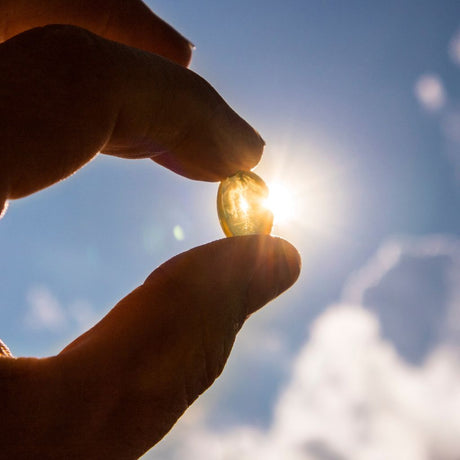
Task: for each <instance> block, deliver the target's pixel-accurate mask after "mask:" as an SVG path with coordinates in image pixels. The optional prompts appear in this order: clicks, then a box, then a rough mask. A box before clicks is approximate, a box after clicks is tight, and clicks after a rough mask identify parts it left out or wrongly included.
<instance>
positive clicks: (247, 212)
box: [217, 171, 273, 236]
mask: <svg viewBox="0 0 460 460" xmlns="http://www.w3.org/2000/svg"><path fill="white" fill-rule="evenodd" d="M267 198H268V187H267V185H266V184H265V182H264V181H263V180H262V179H261V178H260V177H259V176H258V175H257V174H254V173H253V172H251V171H238V172H237V173H236V174H234V175H233V176H230V177H227V179H225V180H223V181H222V182H221V183H220V185H219V190H218V191H217V213H218V215H219V221H220V225H221V227H222V230H223V231H224V233H225V235H226V236H240V235H251V234H255V233H261V234H267V235H268V234H269V233H270V232H271V230H272V226H273V213H272V212H271V211H270V209H268V208H267V206H266V201H267Z"/></svg>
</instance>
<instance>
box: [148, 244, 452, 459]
mask: <svg viewBox="0 0 460 460" xmlns="http://www.w3.org/2000/svg"><path fill="white" fill-rule="evenodd" d="M440 280H441V281H442V282H440ZM425 285H427V286H425ZM429 286H431V288H429ZM430 289H432V293H433V295H432V296H431V297H430V296H428V295H427V292H430ZM413 291H420V292H413ZM435 291H437V292H435ZM411 293H412V294H411ZM414 296H415V297H414ZM427 297H428V298H427ZM382 299H387V300H388V299H391V300H392V301H394V302H395V306H396V307H395V308H397V309H400V310H401V312H399V314H400V317H399V318H403V317H404V315H405V314H409V315H410V316H411V319H412V324H411V325H410V326H409V329H410V328H414V329H417V328H420V327H421V328H422V330H426V329H425V328H426V325H427V324H429V323H430V315H428V317H425V315H424V313H423V312H424V310H425V309H426V308H428V310H429V311H431V310H432V308H434V306H433V302H436V301H439V302H442V303H443V306H442V307H441V305H440V310H439V313H440V317H441V320H440V321H439V324H437V325H435V329H436V334H437V335H436V340H434V341H432V342H431V348H429V349H427V350H425V353H424V355H423V357H422V358H421V359H420V361H419V362H418V364H417V365H414V364H413V363H411V362H410V361H408V359H407V357H406V356H404V355H403V354H401V353H400V351H399V348H400V347H399V345H398V343H396V342H395V341H394V340H393V339H392V337H391V334H389V333H388V331H386V332H385V329H388V328H389V327H390V326H388V325H386V324H385V320H383V319H382V318H381V311H380V309H381V308H387V307H388V305H389V304H388V303H386V304H385V305H384V302H383V303H382ZM414 299H416V300H417V302H416V303H417V305H418V308H419V310H414V305H413V302H414ZM379 302H380V304H379V305H377V306H375V305H376V304H378V303H379ZM372 304H374V307H372ZM406 304H409V305H406ZM395 308H393V309H392V310H391V311H392V314H393V315H396V316H397V315H398V312H397V311H396V310H395ZM459 311H460V240H458V239H454V238H446V237H442V236H433V237H429V238H420V239H413V240H410V239H406V240H393V241H390V242H388V243H387V244H384V245H383V246H382V247H381V248H380V249H379V251H377V253H376V255H375V256H374V257H373V258H372V259H371V260H370V261H369V262H368V264H366V265H365V266H364V267H363V268H362V269H361V270H359V271H357V272H356V273H355V274H354V275H352V276H351V278H350V281H349V282H348V283H347V285H346V286H345V288H344V293H343V299H342V300H341V301H340V302H339V303H338V304H336V305H332V306H330V307H329V308H328V309H327V310H326V311H325V312H324V313H323V314H322V315H321V316H319V317H318V318H317V320H316V321H315V323H314V324H313V325H312V327H311V334H310V339H309V340H308V341H307V342H306V343H305V344H304V345H303V347H302V348H301V350H300V352H299V354H298V356H297V357H296V359H295V362H294V366H293V368H292V373H291V376H290V379H289V381H288V384H287V385H286V387H285V388H284V389H283V390H282V392H281V394H280V396H279V399H278V402H277V404H276V407H275V411H274V414H273V419H272V421H271V424H270V426H269V427H268V429H266V430H262V429H258V428H254V427H251V426H239V427H236V428H231V429H227V430H221V431H217V430H216V429H215V428H214V427H210V426H209V425H207V424H206V414H203V413H200V411H199V409H198V411H197V412H196V411H195V412H194V411H193V409H192V412H191V418H188V416H186V417H185V418H184V419H183V420H182V421H181V422H180V423H179V424H178V426H177V430H175V432H174V433H173V435H172V436H171V438H170V439H171V441H167V442H165V443H164V444H163V445H160V447H159V449H158V450H155V449H154V450H153V451H152V453H151V454H148V456H147V458H151V459H155V458H161V459H165V460H166V459H170V460H176V459H177V460H178V459H184V458H200V459H203V460H211V459H212V460H221V459H222V460H223V459H225V460H233V459H235V460H236V459H238V460H241V459H251V460H259V459H264V460H279V459H283V460H380V459H381V460H384V459H388V458H398V459H399V458H404V459H405V460H412V459H413V460H432V459H437V460H456V459H458V458H459V453H460V385H459V383H460V353H459V351H458V347H457V344H458V341H456V340H458V337H457V336H456V331H458V328H459V326H460V314H459ZM417 316H422V318H423V321H422V322H421V323H420V322H419V321H418V320H417ZM390 329H391V328H390ZM407 333H409V335H410V331H409V330H408V331H407ZM198 407H199V406H198ZM197 414H198V415H197ZM157 455H159V456H158V457H157Z"/></svg>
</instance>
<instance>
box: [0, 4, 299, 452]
mask: <svg viewBox="0 0 460 460" xmlns="http://www.w3.org/2000/svg"><path fill="white" fill-rule="evenodd" d="M47 24H65V25H47ZM0 41H2V42H3V43H1V44H0V108H1V110H0V209H2V208H3V204H4V203H6V202H7V200H11V199H16V198H20V197H23V196H26V195H28V194H31V193H34V192H36V191H38V190H40V189H42V188H44V187H47V186H49V185H52V184H54V183H56V182H57V181H59V180H61V179H63V178H65V177H67V176H69V175H70V174H72V173H74V172H75V171H77V170H78V169H79V168H80V167H81V166H83V165H84V164H85V163H86V162H88V161H89V160H90V159H91V158H92V157H94V156H95V155H96V154H97V153H98V152H101V153H104V154H109V155H116V156H121V157H124V158H133V159H135V158H152V160H154V161H155V162H157V163H159V164H160V165H163V166H165V167H167V168H169V169H171V170H173V171H175V172H177V173H179V174H182V175H183V176H186V177H189V178H192V179H198V180H208V181H216V180H221V179H222V178H224V177H227V176H228V175H230V174H233V173H235V172H236V171H237V170H239V169H246V170H247V169H250V168H252V167H254V166H255V165H256V164H257V162H258V161H259V159H260V156H261V154H262V150H263V145H264V144H263V141H262V140H261V138H260V136H259V135H258V134H257V133H256V132H255V131H254V130H253V129H252V128H251V127H250V126H249V125H248V124H247V123H246V122H245V121H244V120H243V119H241V118H240V117H239V116H238V115H237V114H236V113H235V112H234V111H233V110H232V109H231V108H230V107H229V106H228V105H227V104H226V103H225V102H224V100H223V99H222V98H221V97H220V96H219V95H218V94H217V93H216V92H215V91H214V89H213V88H212V87H211V86H210V85H209V84H208V83H206V82H205V81H204V80H203V79H202V78H201V77H199V76H198V75H196V74H195V73H193V72H191V71H190V70H188V69H187V68H186V67H185V66H186V65H188V63H189V60H190V57H191V45H190V43H189V42H188V41H187V40H186V39H184V38H183V37H182V36H181V35H180V34H178V33H177V32H176V31H175V30H174V29H172V28H171V27H170V26H169V25H167V24H166V23H165V22H163V21H162V20H161V19H159V18H158V17H157V16H155V15H154V14H153V13H152V12H151V11H150V10H149V9H148V8H147V7H146V6H145V5H144V4H143V3H142V2H141V1H140V0H132V1H128V0H80V1H75V2H69V1H66V0H49V1H47V2H42V1H41V0H29V1H26V0H3V1H2V2H1V3H0ZM299 269H300V260H299V256H298V253H297V251H296V250H295V249H294V248H293V247H292V246H291V245H290V244H289V243H287V242H286V241H284V240H281V239H279V238H273V237H270V236H262V235H250V236H243V237H235V238H227V239H223V240H219V241H214V242H212V243H209V244H206V245H204V246H201V247H197V248H194V249H192V250H190V251H188V252H185V253H183V254H180V255H177V256H176V257H174V258H172V259H171V260H169V261H168V262H166V263H164V264H163V265H162V266H160V267H159V268H157V269H156V270H155V271H153V272H152V273H151V274H150V276H149V277H148V278H147V279H146V280H145V282H144V283H143V284H142V285H140V286H139V287H138V288H136V289H135V290H134V291H133V292H131V293H130V294H128V295H127V296H126V297H125V298H124V299H122V300H121V301H120V302H119V303H118V304H117V305H116V306H115V307H114V308H113V309H112V311H111V312H110V313H109V314H108V315H107V316H105V317H104V318H103V319H102V320H101V321H100V322H99V323H98V324H96V325H95V326H94V327H93V328H92V329H90V330H89V331H87V332H86V333H84V334H83V335H81V336H80V337H78V338H77V339H76V340H75V341H73V342H72V343H71V344H70V345H68V346H67V347H66V348H65V349H64V350H62V351H61V352H60V353H59V354H57V355H56V356H52V357H48V358H41V359H37V358H14V357H13V356H12V355H11V353H10V352H9V350H8V348H7V347H6V346H4V345H3V344H2V343H1V342H0V392H1V395H2V396H1V399H0V400H1V403H0V404H1V408H2V409H1V415H0V446H1V448H0V458H7V459H22V458H25V459H31V458H40V459H51V458H56V459H73V458H81V459H83V458H84V459H101V458H103V457H105V456H107V457H109V458H114V459H115V458H116V459H118V458H120V459H129V458H137V457H139V456H140V455H142V454H143V453H144V452H145V451H147V450H148V449H149V448H150V447H151V446H153V445H154V444H155V443H156V442H158V441H159V440H160V439H161V438H162V437H163V436H164V435H165V434H166V433H167V432H168V431H169V429H170V428H171V427H172V425H173V424H174V423H175V422H176V420H177V419H178V418H179V417H180V416H181V414H182V413H183V412H184V411H185V410H186V409H187V407H188V406H189V405H190V404H191V403H192V402H193V401H194V400H195V399H196V398H197V397H198V396H199V395H200V394H201V393H202V392H203V391H204V390H206V388H208V387H209V386H210V385H211V384H212V383H213V381H214V380H215V379H216V378H217V377H218V375H219V374H220V373H221V371H222V369H223V367H224V365H225V362H226V360H227V357H228V355H229V353H230V350H231V348H232V344H233V341H234V339H235V336H236V334H237V333H238V331H239V329H240V328H241V327H242V325H243V323H244V321H245V320H246V318H247V317H248V316H249V315H251V314H252V313H253V312H255V311H256V310H257V309H259V308H260V307H262V306H263V305H264V304H266V303H267V302H268V301H270V300H271V299H273V298H274V297H276V296H277V295H279V294H280V293H281V292H282V291H284V290H285V289H287V288H288V287H289V286H291V285H292V284H293V283H294V281H295V280H296V278H297V276H298V274H299Z"/></svg>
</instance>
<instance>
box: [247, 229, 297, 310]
mask: <svg viewBox="0 0 460 460" xmlns="http://www.w3.org/2000/svg"><path fill="white" fill-rule="evenodd" d="M300 267H301V259H300V255H299V253H298V251H297V250H296V249H295V248H294V246H292V245H291V244H290V243H288V242H287V241H285V240H282V239H281V238H270V239H268V240H267V239H265V240H261V243H260V251H259V257H258V260H257V262H256V267H255V270H254V274H253V276H252V278H251V281H250V282H249V285H248V290H247V300H248V312H247V313H248V315H250V314H252V313H254V312H255V311H256V310H258V309H259V308H261V307H262V306H263V305H265V304H266V303H267V302H269V301H270V300H272V299H274V298H275V297H277V296H279V295H280V294H281V293H282V292H284V291H285V290H286V289H288V288H289V287H291V286H292V285H293V284H294V282H295V281H296V280H297V278H298V277H299V274H300Z"/></svg>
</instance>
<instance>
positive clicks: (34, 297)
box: [24, 285, 97, 333]
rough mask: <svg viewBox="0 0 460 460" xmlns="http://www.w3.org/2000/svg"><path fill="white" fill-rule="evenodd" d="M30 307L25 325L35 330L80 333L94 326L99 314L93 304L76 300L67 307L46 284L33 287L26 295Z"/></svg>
mask: <svg viewBox="0 0 460 460" xmlns="http://www.w3.org/2000/svg"><path fill="white" fill-rule="evenodd" d="M26 300H27V304H28V309H27V311H26V313H25V316H24V325H25V326H26V327H27V328H28V329H31V330H35V331H49V332H54V333H67V332H69V329H71V330H72V333H80V332H83V331H85V330H86V329H88V328H90V327H91V326H93V325H94V324H95V322H96V320H97V315H96V312H95V311H94V309H93V308H92V306H91V304H90V303H89V302H87V301H84V300H76V301H74V302H72V303H70V304H69V305H68V307H65V306H64V305H62V304H61V303H60V302H59V300H58V299H57V297H56V296H55V295H54V294H53V292H52V291H51V290H50V289H49V288H48V287H46V286H44V285H37V286H33V287H31V288H30V289H29V290H28V292H27V295H26Z"/></svg>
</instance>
